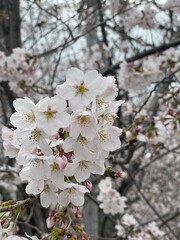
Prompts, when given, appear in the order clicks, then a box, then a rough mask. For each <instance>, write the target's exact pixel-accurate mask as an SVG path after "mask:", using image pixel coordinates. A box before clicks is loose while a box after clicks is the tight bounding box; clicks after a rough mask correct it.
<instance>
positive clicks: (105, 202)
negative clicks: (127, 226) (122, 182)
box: [97, 177, 127, 215]
mask: <svg viewBox="0 0 180 240" xmlns="http://www.w3.org/2000/svg"><path fill="white" fill-rule="evenodd" d="M99 189H100V193H99V195H98V197H97V199H98V200H99V201H100V202H101V204H100V208H102V209H103V211H104V213H105V214H108V213H111V214H112V215H115V214H117V213H121V214H122V213H123V212H124V209H125V207H126V204H125V202H126V201H127V198H126V197H123V196H121V195H120V193H119V192H118V191H117V190H116V189H114V188H113V187H112V182H111V178H109V177H108V178H106V179H104V180H101V181H100V183H99Z"/></svg>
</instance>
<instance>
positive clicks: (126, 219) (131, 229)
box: [115, 214, 164, 240]
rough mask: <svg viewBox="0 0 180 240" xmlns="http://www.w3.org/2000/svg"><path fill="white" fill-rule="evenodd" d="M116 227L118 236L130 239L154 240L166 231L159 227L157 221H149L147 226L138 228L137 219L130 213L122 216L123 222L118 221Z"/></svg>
mask: <svg viewBox="0 0 180 240" xmlns="http://www.w3.org/2000/svg"><path fill="white" fill-rule="evenodd" d="M115 228H116V230H117V235H118V236H121V237H125V238H123V239H128V240H144V239H147V240H153V239H160V238H162V237H163V236H164V232H163V231H161V230H160V229H159V228H158V226H157V224H156V223H155V222H151V223H149V224H148V225H147V226H146V227H140V228H138V223H137V221H136V219H135V218H134V217H133V216H132V215H129V214H125V215H124V216H123V217H122V218H121V224H120V223H118V224H117V225H116V226H115ZM126 237H127V238H126Z"/></svg>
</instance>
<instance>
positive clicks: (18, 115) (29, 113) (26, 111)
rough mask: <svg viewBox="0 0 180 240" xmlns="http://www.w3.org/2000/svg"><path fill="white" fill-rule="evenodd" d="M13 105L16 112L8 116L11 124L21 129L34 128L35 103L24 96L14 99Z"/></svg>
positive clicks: (35, 124) (35, 123)
mask: <svg viewBox="0 0 180 240" xmlns="http://www.w3.org/2000/svg"><path fill="white" fill-rule="evenodd" d="M13 106H14V108H15V110H16V112H15V113H13V114H12V116H11V118H10V121H11V124H12V125H14V126H15V127H19V128H22V129H35V128H36V126H37V122H36V118H35V112H36V106H35V104H34V103H33V102H32V101H31V100H30V99H29V98H27V97H25V98H24V99H23V98H18V99H16V100H15V101H14V102H13Z"/></svg>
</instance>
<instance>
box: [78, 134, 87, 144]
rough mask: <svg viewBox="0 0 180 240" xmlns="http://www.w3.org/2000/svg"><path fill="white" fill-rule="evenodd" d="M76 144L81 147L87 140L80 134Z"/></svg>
mask: <svg viewBox="0 0 180 240" xmlns="http://www.w3.org/2000/svg"><path fill="white" fill-rule="evenodd" d="M78 142H79V143H80V144H81V145H85V144H86V142H87V139H86V138H85V137H83V136H82V135H81V134H80V135H79V137H78Z"/></svg>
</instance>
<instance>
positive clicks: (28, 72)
mask: <svg viewBox="0 0 180 240" xmlns="http://www.w3.org/2000/svg"><path fill="white" fill-rule="evenodd" d="M29 62H30V56H28V55H27V54H26V52H25V50H24V49H22V48H15V49H13V53H12V54H11V55H10V56H6V55H5V54H4V53H3V52H0V82H1V81H8V83H9V86H10V88H11V90H12V91H14V92H15V93H17V94H18V95H20V96H21V95H22V94H24V93H27V92H28V89H29V87H31V86H32V85H33V83H34V75H35V73H34V70H33V68H32V66H31V64H29Z"/></svg>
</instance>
